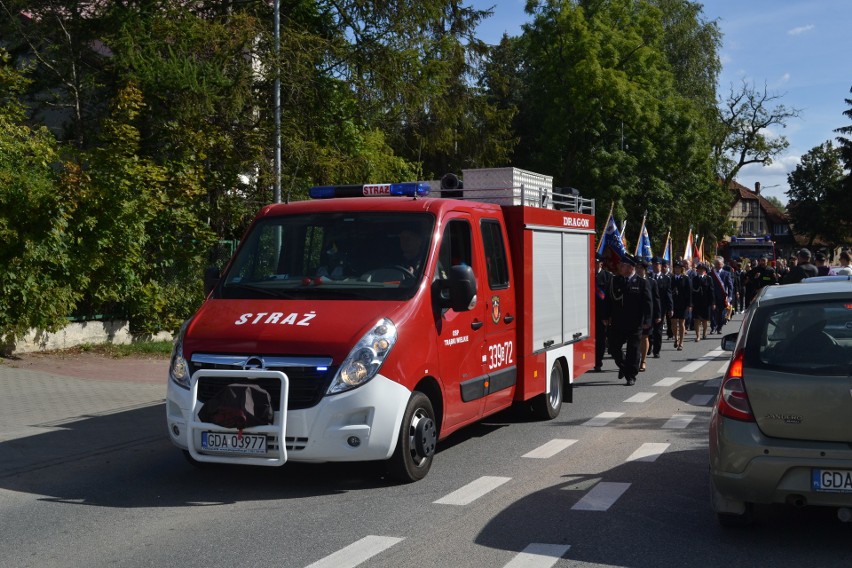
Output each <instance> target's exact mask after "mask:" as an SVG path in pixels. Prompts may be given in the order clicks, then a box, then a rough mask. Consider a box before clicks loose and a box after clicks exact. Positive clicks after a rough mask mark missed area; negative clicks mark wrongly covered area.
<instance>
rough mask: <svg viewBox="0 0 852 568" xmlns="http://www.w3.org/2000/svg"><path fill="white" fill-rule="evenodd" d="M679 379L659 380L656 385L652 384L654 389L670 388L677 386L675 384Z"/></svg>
mask: <svg viewBox="0 0 852 568" xmlns="http://www.w3.org/2000/svg"><path fill="white" fill-rule="evenodd" d="M680 379H681V378H680V377H666V378H664V379H661V380H659V381H657V382H656V383H654V386H655V387H670V386H673V385H675V384H677V382H678V381H679V380H680Z"/></svg>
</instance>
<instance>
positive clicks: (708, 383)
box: [704, 378, 722, 389]
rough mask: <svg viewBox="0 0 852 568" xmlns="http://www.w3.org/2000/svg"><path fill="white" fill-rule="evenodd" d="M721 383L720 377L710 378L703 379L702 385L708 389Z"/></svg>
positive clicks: (716, 387)
mask: <svg viewBox="0 0 852 568" xmlns="http://www.w3.org/2000/svg"><path fill="white" fill-rule="evenodd" d="M721 384H722V379H721V378H718V379H710V380H709V381H704V386H705V387H706V388H708V389H718V388H719V385H721Z"/></svg>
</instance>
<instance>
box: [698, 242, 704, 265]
mask: <svg viewBox="0 0 852 568" xmlns="http://www.w3.org/2000/svg"><path fill="white" fill-rule="evenodd" d="M697 256H698V260H699V261H700V262H704V237H701V243H700V244H699V245H698V253H697Z"/></svg>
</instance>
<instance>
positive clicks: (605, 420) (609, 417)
mask: <svg viewBox="0 0 852 568" xmlns="http://www.w3.org/2000/svg"><path fill="white" fill-rule="evenodd" d="M622 416H624V413H623V412H601V413H600V414H598V415H597V416H595V417H594V418H592V419H590V420H587V421H586V422H583V426H606V425H607V424H609V423H610V422H612V421H613V420H615V419H616V418H621V417H622Z"/></svg>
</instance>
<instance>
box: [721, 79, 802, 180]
mask: <svg viewBox="0 0 852 568" xmlns="http://www.w3.org/2000/svg"><path fill="white" fill-rule="evenodd" d="M780 98H781V95H776V94H770V93H769V92H768V91H767V89H766V86H765V85H764V87H763V90H762V91H761V90H758V89H757V88H755V87H754V85H749V84H748V83H746V82H745V81H743V83H742V85H741V86H740V89H739V90H738V91H735V90H734V87H733V85H732V86H731V89H730V93H729V94H728V97H727V99H726V100H725V101H724V102H723V103H721V104H720V108H719V117H718V123H717V126H718V129H717V132H716V139H715V143H714V147H713V153H714V162H715V167H716V170H717V172H718V175H719V177H720V178H721V179H722V180H723V184H724V187H729V186H730V184H731V182H732V181H733V180H735V179H736V177H737V174H738V173H739V172H740V170H741V169H742V168H743V167H744V166H747V165H749V164H762V165H764V166H768V165H770V164H771V163H772V160H773V159H774V158H775V157H776V156H778V155H779V154H780V153H781V152H783V151H784V150H786V149H787V147H788V146H789V142H788V141H787V138H785V137H784V136H782V135H773V133H772V129H773V128H785V127H786V126H787V121H789V120H790V119H791V118H797V117H798V116H799V112H800V111H799V110H798V109H794V108H787V107H785V106H784V105H783V104H775V103H776V102H777V101H778V100H779V99H780ZM772 105H774V106H772ZM770 107H771V108H770Z"/></svg>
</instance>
